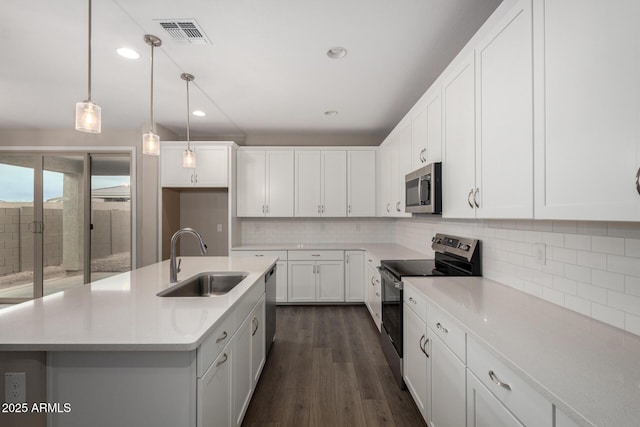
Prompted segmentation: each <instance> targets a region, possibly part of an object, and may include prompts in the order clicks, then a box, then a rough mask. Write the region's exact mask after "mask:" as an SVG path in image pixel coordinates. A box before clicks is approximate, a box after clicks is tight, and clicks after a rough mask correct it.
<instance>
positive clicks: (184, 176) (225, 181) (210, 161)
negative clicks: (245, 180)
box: [160, 142, 229, 187]
mask: <svg viewBox="0 0 640 427" xmlns="http://www.w3.org/2000/svg"><path fill="white" fill-rule="evenodd" d="M186 144H187V143H186V142H163V143H162V145H161V149H160V165H161V166H160V176H161V179H160V182H161V185H162V187H227V186H228V185H229V178H228V173H229V154H228V153H229V147H228V145H226V144H224V145H222V144H217V143H205V142H197V143H191V149H192V150H193V151H194V153H195V156H196V168H195V169H187V168H184V167H183V166H182V153H183V152H184V150H185V149H186V148H187V145H186Z"/></svg>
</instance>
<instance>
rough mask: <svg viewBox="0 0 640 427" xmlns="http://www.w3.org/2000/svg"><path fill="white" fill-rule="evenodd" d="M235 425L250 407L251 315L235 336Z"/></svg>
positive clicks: (233, 365) (239, 422)
mask: <svg viewBox="0 0 640 427" xmlns="http://www.w3.org/2000/svg"><path fill="white" fill-rule="evenodd" d="M231 364H232V367H233V376H232V377H231V378H232V381H233V384H232V387H231V388H232V390H233V393H232V395H233V412H232V413H233V425H234V426H240V425H241V424H242V418H244V414H245V412H246V410H247V408H248V407H249V400H250V399H251V390H252V387H253V378H251V317H247V318H246V319H245V320H244V322H243V323H242V325H241V326H240V328H238V330H237V332H236V335H235V336H234V338H233V359H232V362H231Z"/></svg>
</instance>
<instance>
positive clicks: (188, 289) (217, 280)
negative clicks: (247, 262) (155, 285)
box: [157, 271, 249, 297]
mask: <svg viewBox="0 0 640 427" xmlns="http://www.w3.org/2000/svg"><path fill="white" fill-rule="evenodd" d="M248 274H249V273H247V272H244V271H228V272H215V271H209V272H206V273H200V274H196V275H195V276H191V277H189V278H188V279H184V280H182V281H180V282H178V283H177V284H176V285H174V286H172V287H170V288H168V289H165V290H164V291H162V292H159V293H158V294H157V295H158V296H159V297H214V296H219V295H224V294H226V293H227V292H229V291H230V290H231V289H233V288H235V287H236V286H237V285H238V283H240V282H242V281H243V280H244V278H245V277H247V275H248Z"/></svg>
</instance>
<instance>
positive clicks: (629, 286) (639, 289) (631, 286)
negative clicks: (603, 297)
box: [624, 276, 640, 296]
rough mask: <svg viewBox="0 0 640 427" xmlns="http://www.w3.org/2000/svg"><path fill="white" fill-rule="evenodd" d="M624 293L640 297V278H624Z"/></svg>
mask: <svg viewBox="0 0 640 427" xmlns="http://www.w3.org/2000/svg"><path fill="white" fill-rule="evenodd" d="M624 291H625V292H626V293H628V294H630V295H636V296H640V277H633V276H625V278H624Z"/></svg>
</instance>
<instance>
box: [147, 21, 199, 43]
mask: <svg viewBox="0 0 640 427" xmlns="http://www.w3.org/2000/svg"><path fill="white" fill-rule="evenodd" d="M155 21H156V22H158V23H159V24H160V26H161V27H162V28H163V29H164V30H165V31H166V32H167V33H169V35H170V36H171V38H172V39H173V40H175V41H178V42H182V43H191V44H210V43H211V41H210V40H209V39H208V38H207V36H206V35H205V33H204V31H203V30H202V28H201V27H200V25H199V24H198V22H197V21H196V20H195V19H156V20H155Z"/></svg>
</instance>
